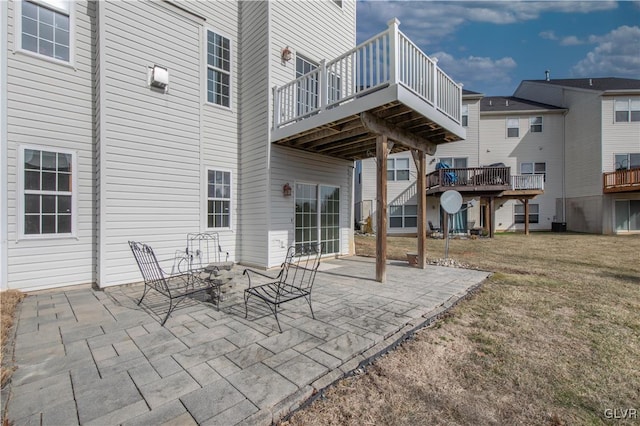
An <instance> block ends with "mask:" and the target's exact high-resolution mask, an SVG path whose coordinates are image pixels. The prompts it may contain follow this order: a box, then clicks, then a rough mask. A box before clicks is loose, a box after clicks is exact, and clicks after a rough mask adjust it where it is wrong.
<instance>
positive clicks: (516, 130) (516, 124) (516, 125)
mask: <svg viewBox="0 0 640 426" xmlns="http://www.w3.org/2000/svg"><path fill="white" fill-rule="evenodd" d="M519 136H520V119H518V118H507V137H508V138H517V137H519Z"/></svg>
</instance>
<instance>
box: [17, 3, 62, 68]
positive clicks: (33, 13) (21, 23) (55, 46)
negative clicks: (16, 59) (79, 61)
mask: <svg viewBox="0 0 640 426" xmlns="http://www.w3.org/2000/svg"><path fill="white" fill-rule="evenodd" d="M16 4H18V8H17V10H16V11H17V15H16V16H19V19H16V21H17V26H18V28H20V31H19V33H20V34H21V36H20V38H19V42H18V45H19V48H21V49H22V50H26V51H29V52H34V53H37V54H39V55H43V56H47V57H49V58H53V59H57V60H60V61H64V62H71V56H72V55H71V53H72V40H73V37H72V35H73V34H72V19H71V16H72V15H71V11H72V8H73V4H72V2H69V1H47V0H38V1H20V2H16Z"/></svg>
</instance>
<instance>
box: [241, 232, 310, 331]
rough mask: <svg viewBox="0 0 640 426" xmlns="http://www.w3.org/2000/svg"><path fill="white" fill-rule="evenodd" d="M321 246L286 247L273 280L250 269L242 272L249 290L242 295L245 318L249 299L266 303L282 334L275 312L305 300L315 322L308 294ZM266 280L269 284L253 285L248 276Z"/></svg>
mask: <svg viewBox="0 0 640 426" xmlns="http://www.w3.org/2000/svg"><path fill="white" fill-rule="evenodd" d="M321 255H322V244H317V245H316V244H314V245H306V246H298V247H293V246H292V247H289V249H288V250H287V257H286V258H285V261H284V262H283V263H282V266H281V267H280V273H279V274H278V275H277V276H276V277H272V276H269V275H266V274H263V273H260V272H257V271H254V270H251V269H245V270H244V272H243V275H246V276H247V278H248V279H249V288H247V289H246V290H245V291H244V306H245V318H247V316H248V312H249V311H248V301H249V299H250V298H251V297H252V296H255V297H257V298H258V299H260V300H262V301H263V302H265V303H266V304H267V305H268V306H269V309H271V312H273V315H274V316H275V317H276V323H277V324H278V330H280V332H281V333H282V327H281V326H280V320H279V319H278V308H279V307H280V305H281V304H283V303H287V302H291V301H293V300H297V299H301V298H304V299H305V300H306V301H307V303H308V304H309V309H310V310H311V317H312V318H314V319H315V315H314V313H313V307H312V306H311V290H312V288H313V283H314V281H315V278H316V272H317V271H318V266H320V256H321ZM252 275H258V276H260V277H263V278H267V279H268V282H267V283H263V284H259V285H252V283H251V276H252Z"/></svg>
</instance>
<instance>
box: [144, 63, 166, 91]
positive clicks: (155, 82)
mask: <svg viewBox="0 0 640 426" xmlns="http://www.w3.org/2000/svg"><path fill="white" fill-rule="evenodd" d="M148 83H149V86H151V87H155V88H158V89H161V90H164V92H165V93H167V92H168V91H169V70H168V69H167V68H165V67H162V66H160V65H154V66H153V67H150V68H149V74H148Z"/></svg>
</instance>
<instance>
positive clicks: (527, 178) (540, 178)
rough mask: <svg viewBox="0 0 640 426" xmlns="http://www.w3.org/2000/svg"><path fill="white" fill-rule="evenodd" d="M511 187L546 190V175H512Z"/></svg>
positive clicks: (515, 188) (514, 188)
mask: <svg viewBox="0 0 640 426" xmlns="http://www.w3.org/2000/svg"><path fill="white" fill-rule="evenodd" d="M511 189H513V190H522V189H540V190H544V175H511Z"/></svg>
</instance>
